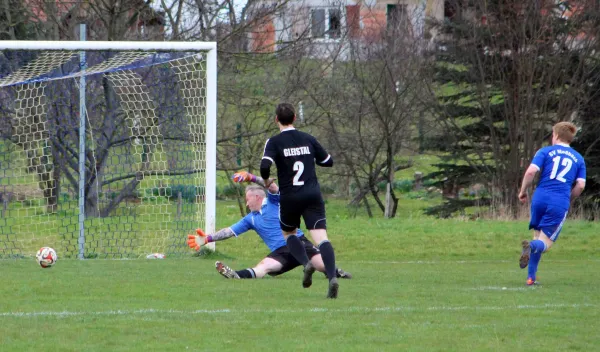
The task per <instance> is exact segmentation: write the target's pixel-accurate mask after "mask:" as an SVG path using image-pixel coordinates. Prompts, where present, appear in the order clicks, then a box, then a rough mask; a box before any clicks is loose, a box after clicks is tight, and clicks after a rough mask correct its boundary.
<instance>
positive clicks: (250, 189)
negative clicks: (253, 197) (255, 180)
mask: <svg viewBox="0 0 600 352" xmlns="http://www.w3.org/2000/svg"><path fill="white" fill-rule="evenodd" d="M246 193H255V194H258V195H259V196H261V197H263V198H264V197H266V196H267V194H266V193H265V189H264V188H263V187H262V186H259V185H249V186H246Z"/></svg>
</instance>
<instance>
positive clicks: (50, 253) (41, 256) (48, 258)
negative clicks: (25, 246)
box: [35, 247, 58, 268]
mask: <svg viewBox="0 0 600 352" xmlns="http://www.w3.org/2000/svg"><path fill="white" fill-rule="evenodd" d="M35 260H36V261H37V262H38V264H39V265H40V266H41V267H42V268H49V267H51V266H52V265H54V264H55V263H56V260H58V256H57V255H56V251H55V250H54V249H52V248H50V247H42V248H40V250H39V251H37V253H36V254H35Z"/></svg>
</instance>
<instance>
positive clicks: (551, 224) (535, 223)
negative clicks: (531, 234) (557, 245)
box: [529, 202, 569, 242]
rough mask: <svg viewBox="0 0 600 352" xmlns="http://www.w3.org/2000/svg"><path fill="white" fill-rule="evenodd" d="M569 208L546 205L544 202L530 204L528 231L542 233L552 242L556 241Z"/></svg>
mask: <svg viewBox="0 0 600 352" xmlns="http://www.w3.org/2000/svg"><path fill="white" fill-rule="evenodd" d="M568 213H569V206H568V205H567V206H566V207H565V206H564V205H562V204H560V205H559V204H548V203H545V202H533V203H531V220H530V221H529V229H530V230H531V229H533V230H538V231H542V232H544V234H545V235H546V236H548V238H550V239H551V240H552V242H554V241H556V239H557V238H558V235H559V234H560V230H562V227H563V224H564V223H565V220H566V219H567V214H568Z"/></svg>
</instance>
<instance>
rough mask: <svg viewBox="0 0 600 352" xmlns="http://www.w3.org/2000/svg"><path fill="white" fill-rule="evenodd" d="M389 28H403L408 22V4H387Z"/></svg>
mask: <svg viewBox="0 0 600 352" xmlns="http://www.w3.org/2000/svg"><path fill="white" fill-rule="evenodd" d="M386 20H387V29H388V30H393V29H397V28H402V27H404V26H406V25H407V24H408V12H407V8H406V5H391V4H389V5H387V16H386Z"/></svg>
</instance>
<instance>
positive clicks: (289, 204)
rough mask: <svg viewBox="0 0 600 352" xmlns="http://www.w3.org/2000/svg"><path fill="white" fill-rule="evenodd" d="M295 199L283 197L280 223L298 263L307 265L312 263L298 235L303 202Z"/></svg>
mask: <svg viewBox="0 0 600 352" xmlns="http://www.w3.org/2000/svg"><path fill="white" fill-rule="evenodd" d="M299 203H300V202H298V201H297V200H295V199H293V198H292V199H285V200H284V199H281V202H280V203H279V224H280V226H281V230H282V232H283V236H284V237H285V241H286V244H287V246H288V249H289V251H290V253H291V254H292V256H294V258H296V260H297V261H298V263H300V264H301V265H302V266H304V267H306V266H307V265H310V262H309V260H308V256H307V255H306V251H305V250H304V245H303V244H302V242H301V241H300V239H298V236H296V230H297V229H298V227H299V226H300V216H301V214H302V211H301V204H299Z"/></svg>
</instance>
